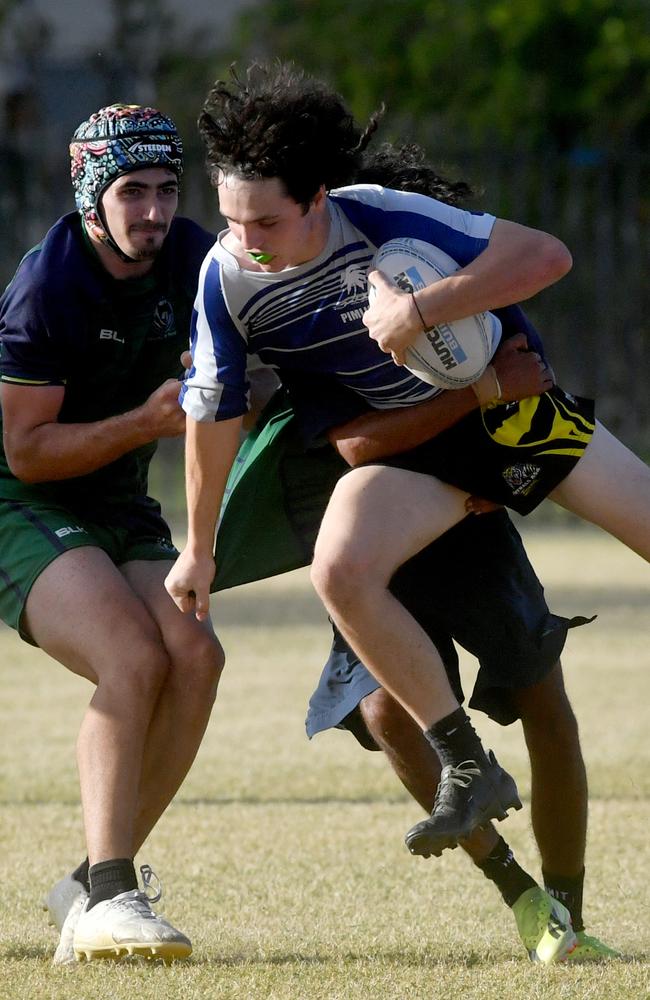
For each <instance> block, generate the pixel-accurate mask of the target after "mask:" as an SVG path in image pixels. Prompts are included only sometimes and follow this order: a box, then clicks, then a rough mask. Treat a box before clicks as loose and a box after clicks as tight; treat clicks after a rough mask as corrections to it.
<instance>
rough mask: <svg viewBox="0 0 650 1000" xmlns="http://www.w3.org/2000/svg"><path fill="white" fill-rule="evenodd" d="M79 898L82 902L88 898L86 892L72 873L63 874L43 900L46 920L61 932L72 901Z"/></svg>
mask: <svg viewBox="0 0 650 1000" xmlns="http://www.w3.org/2000/svg"><path fill="white" fill-rule="evenodd" d="M78 898H80V899H81V901H82V904H83V903H85V902H86V900H87V899H88V893H87V891H86V888H85V886H83V885H82V884H81V882H77V880H76V878H73V877H72V875H65V876H64V877H63V878H62V879H59V881H58V882H56V883H55V884H54V885H53V886H52V888H51V889H50V891H49V892H48V894H47V896H46V897H45V899H44V900H43V909H44V910H45V911H46V912H47V921H48V923H49V924H52V926H53V927H56V929H57V931H59V933H61V931H62V930H63V925H64V923H65V921H66V918H67V916H68V913H69V912H70V908H71V907H72V905H73V903H74V902H75V901H76V900H77V899H78Z"/></svg>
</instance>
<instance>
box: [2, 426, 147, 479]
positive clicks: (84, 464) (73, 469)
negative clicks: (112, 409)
mask: <svg viewBox="0 0 650 1000" xmlns="http://www.w3.org/2000/svg"><path fill="white" fill-rule="evenodd" d="M153 440H154V435H153V434H152V431H151V428H150V427H149V425H148V422H147V420H146V419H144V417H143V411H142V410H141V409H140V408H138V409H136V410H130V411H129V412H128V413H122V414H120V415H118V416H115V417H109V418H107V419H106V420H98V421H95V422H93V423H88V424H64V423H58V422H48V423H44V424H41V425H37V426H36V427H33V428H31V429H30V430H29V432H28V433H25V432H23V433H21V434H20V435H18V434H15V435H13V434H12V433H11V432H7V433H6V434H5V449H6V453H7V458H8V461H9V466H10V468H11V471H12V472H13V474H14V475H15V476H16V477H17V478H18V479H20V480H22V482H25V483H41V482H52V481H55V480H62V479H72V478H75V477H76V476H85V475H88V474H89V473H91V472H95V471H96V470H97V469H100V468H102V467H103V466H105V465H109V464H110V463H111V462H114V461H115V460H116V459H118V458H121V457H122V456H123V455H125V454H126V453H127V452H129V451H133V450H134V449H135V448H138V447H140V446H141V445H143V444H148V443H149V442H151V441H153Z"/></svg>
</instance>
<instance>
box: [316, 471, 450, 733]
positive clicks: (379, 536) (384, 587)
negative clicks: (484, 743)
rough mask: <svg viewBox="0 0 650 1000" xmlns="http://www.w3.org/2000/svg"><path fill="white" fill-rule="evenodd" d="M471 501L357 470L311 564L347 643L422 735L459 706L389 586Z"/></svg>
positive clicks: (418, 478)
mask: <svg viewBox="0 0 650 1000" xmlns="http://www.w3.org/2000/svg"><path fill="white" fill-rule="evenodd" d="M466 497H467V494H466V493H462V492H461V491H460V490H457V489H455V488H454V487H452V486H447V485H446V484H445V483H440V482H439V481H438V480H436V479H433V478H432V477H429V476H424V475H420V474H418V473H415V472H404V471H403V470H401V469H392V468H388V467H380V466H369V467H365V468H361V469H355V470H353V471H352V472H350V473H348V474H347V475H346V476H344V477H343V479H341V480H340V481H339V483H338V484H337V486H336V488H335V490H334V494H333V496H332V498H331V500H330V504H329V506H328V509H327V512H326V514H325V517H324V519H323V522H322V525H321V529H320V533H319V536H318V541H317V543H316V551H315V555H314V562H313V564H312V580H313V583H314V586H315V588H316V590H317V592H318V593H319V595H320V597H321V599H322V601H323V603H324V604H325V606H326V607H327V609H328V611H329V613H330V614H331V615H332V618H333V619H334V620H335V622H336V624H337V625H338V627H339V629H340V630H341V632H342V633H343V635H344V637H345V638H346V639H347V641H348V642H349V643H350V645H351V646H352V648H353V649H354V650H355V651H356V653H357V654H358V655H359V657H360V658H361V660H362V661H363V662H364V663H365V664H366V666H367V667H368V669H369V670H371V671H372V673H373V674H374V676H375V677H376V678H377V679H378V680H379V682H380V683H381V684H382V686H383V687H384V688H385V689H386V690H387V691H389V692H390V693H391V694H392V695H393V697H394V698H396V699H397V701H399V702H400V704H401V705H403V707H404V708H405V709H406V710H407V711H408V712H409V714H410V715H411V716H412V717H413V718H414V719H415V720H416V721H417V722H418V723H419V724H420V726H421V727H422V729H427V728H428V727H429V726H431V724H432V723H434V722H436V721H438V720H439V719H442V718H443V717H444V716H446V715H449V714H450V713H451V712H453V711H454V710H455V709H457V708H458V702H457V700H456V698H455V696H454V694H453V692H452V690H451V687H450V686H449V682H448V680H447V676H446V673H445V670H444V666H443V663H442V660H441V658H440V656H439V654H438V652H437V650H436V648H435V646H434V645H433V643H432V642H431V640H430V639H429V637H428V636H427V634H426V632H425V631H424V630H423V629H422V628H421V627H420V626H419V625H418V623H417V622H416V621H415V619H414V618H413V616H412V615H410V614H409V613H408V611H406V609H405V608H404V607H403V606H402V605H401V604H400V602H399V601H398V600H396V598H395V597H393V595H392V594H391V593H390V592H389V590H388V584H389V581H390V579H391V577H392V575H393V573H394V572H395V570H396V569H397V568H398V566H400V565H401V564H402V563H403V562H405V561H406V560H407V559H409V558H410V557H411V556H412V555H415V553H416V552H419V551H420V549H422V548H424V546H425V545H427V544H428V543H429V542H431V541H433V540H434V539H435V538H437V537H438V536H439V535H441V534H443V532H445V531H446V530H447V529H448V528H450V527H451V526H452V525H453V524H456V523H457V522H458V521H460V520H462V518H463V517H464V516H465V508H464V504H465V500H466ZM395 664H398V665H399V668H398V669H395Z"/></svg>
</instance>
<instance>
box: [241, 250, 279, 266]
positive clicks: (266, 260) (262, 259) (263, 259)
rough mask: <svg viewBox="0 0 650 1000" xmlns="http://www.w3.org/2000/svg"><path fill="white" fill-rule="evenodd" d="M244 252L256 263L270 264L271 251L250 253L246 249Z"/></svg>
mask: <svg viewBox="0 0 650 1000" xmlns="http://www.w3.org/2000/svg"><path fill="white" fill-rule="evenodd" d="M246 253H247V254H248V256H249V257H252V259H253V260H254V261H255V263H256V264H270V263H271V261H272V260H273V257H274V254H272V253H252V252H251V251H250V250H247V251H246Z"/></svg>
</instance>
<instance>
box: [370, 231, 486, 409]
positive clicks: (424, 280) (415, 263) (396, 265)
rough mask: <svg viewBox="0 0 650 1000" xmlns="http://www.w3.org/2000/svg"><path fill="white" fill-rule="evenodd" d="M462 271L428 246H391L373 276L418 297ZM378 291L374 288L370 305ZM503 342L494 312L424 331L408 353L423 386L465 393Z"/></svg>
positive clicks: (381, 253)
mask: <svg viewBox="0 0 650 1000" xmlns="http://www.w3.org/2000/svg"><path fill="white" fill-rule="evenodd" d="M459 267H460V264H458V263H457V262H456V261H455V260H453V258H452V257H450V256H449V255H448V254H446V253H445V252H444V251H443V250H440V249H439V248H438V247H435V246H433V244H431V243H425V242H424V240H416V239H410V238H408V237H404V238H401V239H393V240H389V241H388V242H387V243H384V244H382V246H380V247H379V250H378V251H377V253H376V255H375V258H374V261H373V264H372V266H371V270H373V269H376V270H378V271H382V272H383V273H384V274H385V275H386V276H387V277H388V278H390V280H391V281H393V282H394V284H396V285H397V287H398V288H401V289H402V290H403V291H405V292H416V291H417V290H418V289H419V288H424V287H425V286H426V285H432V284H433V283H434V282H435V281H439V280H440V279H441V278H446V277H447V276H448V275H450V274H453V273H454V271H457V270H458V269H459ZM373 293H374V289H373V287H372V285H369V301H370V302H372V299H373V297H374V295H373ZM500 339H501V322H500V321H499V319H498V318H497V317H496V316H494V315H493V314H492V313H490V312H484V313H478V314H477V315H476V316H467V317H466V318H465V319H461V320H456V321H454V322H453V323H441V324H440V325H439V326H434V327H432V328H431V329H430V330H426V331H424V330H423V331H422V333H420V334H419V336H418V338H417V340H416V341H415V343H413V344H411V346H410V347H409V348H407V350H406V351H405V355H404V357H405V365H406V367H407V368H408V369H409V371H412V372H413V374H414V375H417V376H418V378H421V379H422V381H423V382H428V383H429V384H430V385H435V386H438V387H439V388H441V389H462V388H463V387H464V386H467V385H471V383H472V382H475V381H476V380H477V379H478V378H480V377H481V375H482V374H483V372H484V371H485V369H486V367H487V365H488V363H489V361H490V358H491V357H492V355H493V354H494V352H495V351H496V349H497V347H498V345H499V341H500Z"/></svg>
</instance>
